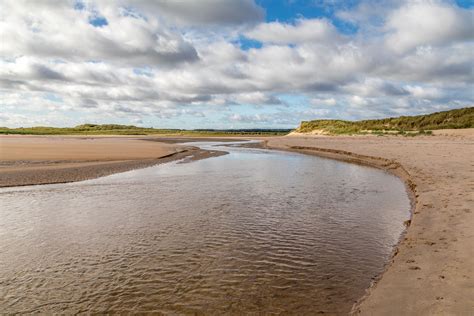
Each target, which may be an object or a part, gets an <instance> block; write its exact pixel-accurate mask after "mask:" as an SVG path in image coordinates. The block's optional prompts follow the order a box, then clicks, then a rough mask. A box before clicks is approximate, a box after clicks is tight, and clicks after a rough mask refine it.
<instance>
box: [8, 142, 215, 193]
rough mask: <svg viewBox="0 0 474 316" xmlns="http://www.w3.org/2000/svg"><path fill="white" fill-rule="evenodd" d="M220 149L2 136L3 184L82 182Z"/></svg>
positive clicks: (207, 154)
mask: <svg viewBox="0 0 474 316" xmlns="http://www.w3.org/2000/svg"><path fill="white" fill-rule="evenodd" d="M220 154H223V152H217V151H215V152H210V151H205V150H200V149H198V148H196V147H192V146H179V145H174V144H165V143H162V142H151V141H145V140H142V139H140V138H137V137H110V136H109V137H100V136H94V137H79V136H77V137H75V136H12V135H9V136H0V187H8V186H22V185H34V184H50V183H65V182H73V181H81V180H86V179H92V178H98V177H102V176H106V175H110V174H113V173H117V172H124V171H128V170H132V169H137V168H145V167H149V166H152V165H155V164H159V163H164V162H169V161H172V160H176V159H183V158H187V159H194V160H195V159H203V158H207V157H210V156H216V155H220Z"/></svg>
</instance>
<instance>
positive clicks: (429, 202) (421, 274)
mask: <svg viewBox="0 0 474 316" xmlns="http://www.w3.org/2000/svg"><path fill="white" fill-rule="evenodd" d="M436 134H437V136H417V137H402V136H390V137H388V136H384V137H376V136H357V137H317V136H316V137H304V136H300V137H279V138H272V139H267V141H266V144H267V146H268V147H269V148H275V149H284V150H292V151H300V152H304V153H307V154H314V155H318V156H323V157H329V158H334V159H340V160H345V161H349V162H354V163H363V164H368V165H372V166H375V167H378V168H382V169H385V170H387V171H389V172H392V173H394V174H396V175H398V176H400V177H401V178H402V179H403V180H404V181H405V182H406V183H407V184H408V186H409V190H410V191H411V195H412V198H413V201H414V208H413V216H412V219H411V225H410V227H409V228H408V230H407V232H406V235H405V236H404V238H403V240H402V241H401V243H400V245H399V247H398V249H397V250H396V252H395V253H396V255H395V256H394V257H393V260H392V262H391V264H390V265H389V266H388V267H387V270H386V272H385V273H384V274H383V276H382V277H381V279H380V280H379V281H378V282H377V283H376V284H375V285H374V286H373V287H372V288H371V289H370V290H369V291H368V295H367V296H366V297H364V298H363V299H362V300H361V302H359V303H358V304H356V306H354V310H353V312H354V313H356V314H359V313H360V314H363V315H468V314H472V313H473V311H474V280H473V277H474V271H473V268H474V215H473V212H474V207H473V206H474V195H473V192H474V168H473V166H474V163H473V162H474V160H473V157H474V130H463V131H457V132H450V131H444V132H441V131H439V132H437V133H436Z"/></svg>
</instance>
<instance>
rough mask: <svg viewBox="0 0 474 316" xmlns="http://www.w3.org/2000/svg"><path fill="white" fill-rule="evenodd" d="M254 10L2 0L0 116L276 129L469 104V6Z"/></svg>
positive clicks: (244, 2) (207, 4) (131, 1)
mask: <svg viewBox="0 0 474 316" xmlns="http://www.w3.org/2000/svg"><path fill="white" fill-rule="evenodd" d="M334 6H337V3H336V4H335V5H334ZM198 13H199V14H198ZM350 13H353V15H352V16H351V15H350ZM264 15H265V12H264V9H263V8H261V7H260V6H258V5H257V4H256V3H255V2H254V1H251V0H236V1H218V0H206V1H196V2H182V1H145V0H110V1H101V0H90V1H72V0H71V1H61V2H56V1H24V0H10V1H7V0H6V1H1V2H0V38H2V45H0V96H1V99H0V106H1V108H2V117H0V124H1V125H5V124H6V125H9V126H10V125H11V126H19V125H23V126H25V125H34V124H37V123H39V122H43V123H47V122H50V123H51V124H54V125H56V124H58V125H67V124H72V123H73V122H77V123H81V122H85V121H86V120H90V121H94V122H110V121H115V120H118V121H120V122H140V121H141V122H143V124H145V123H147V124H151V123H153V124H154V125H156V126H160V124H161V123H160V122H172V120H175V122H179V124H183V122H185V123H184V124H186V127H188V125H187V123H186V122H194V124H195V125H193V127H202V126H200V125H197V124H198V123H199V124H201V123H204V124H217V123H216V122H221V121H222V122H224V123H223V124H220V123H219V124H220V125H219V126H220V127H225V124H227V123H228V124H234V123H239V124H242V125H244V126H250V125H251V124H254V125H261V124H263V125H265V126H271V125H272V124H274V125H278V126H280V127H281V126H283V125H285V124H286V126H291V125H294V124H297V123H298V122H297V121H298V120H301V119H306V120H307V119H312V118H316V117H321V116H324V117H335V118H336V117H337V118H349V119H356V118H367V117H382V116H386V115H396V114H417V113H421V112H423V111H426V112H429V111H434V110H443V109H449V108H454V107H462V106H472V105H473V104H474V96H473V94H472V82H473V81H474V67H473V59H472V51H473V50H474V42H473V33H474V32H472V30H473V25H472V23H473V19H472V16H473V10H472V9H470V10H469V9H463V8H460V7H457V6H456V5H455V4H453V3H451V2H440V1H437V2H434V1H416V2H413V1H406V2H401V1H390V2H388V4H387V3H384V5H382V4H380V2H378V1H367V2H362V3H361V4H359V5H358V6H356V7H351V8H349V9H348V8H347V7H346V6H344V7H343V10H342V11H340V12H337V13H336V14H335V16H336V17H337V19H340V20H344V21H346V22H347V23H353V24H355V25H357V31H356V32H355V33H354V34H348V33H344V32H343V30H341V29H340V27H337V26H336V22H337V21H335V20H331V19H330V18H329V17H326V18H313V19H307V18H304V17H298V18H297V19H295V20H293V21H287V22H278V21H272V22H265V21H263V20H262V19H263V17H264ZM248 40H254V41H257V42H259V43H260V44H261V46H260V45H257V46H255V47H245V45H244V44H245V41H248ZM246 107H252V109H259V111H261V112H262V113H259V114H258V115H257V114H255V113H247V112H245V111H244V110H242V113H240V112H239V109H247V108H246ZM275 111H276V112H275ZM25 113H28V115H25ZM71 113H73V114H71ZM71 116H72V117H71ZM55 118H56V119H55ZM150 118H153V119H150ZM179 118H185V119H183V120H184V121H180V120H178V119H179ZM199 118H205V119H206V121H204V119H203V120H202V121H199ZM21 120H24V121H21ZM166 120H169V121H166ZM186 120H188V121H186ZM2 122H3V123H2ZM196 122H197V123H196ZM206 122H211V123H206ZM176 124H178V123H176ZM223 125H224V126H223ZM178 127H179V126H178ZM205 127H213V125H207V126H205Z"/></svg>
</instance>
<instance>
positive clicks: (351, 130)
mask: <svg viewBox="0 0 474 316" xmlns="http://www.w3.org/2000/svg"><path fill="white" fill-rule="evenodd" d="M448 128H474V107H470V108H463V109H456V110H450V111H443V112H437V113H432V114H426V115H417V116H400V117H395V118H385V119H379V120H363V121H343V120H314V121H303V122H301V124H300V126H299V127H298V128H297V129H296V130H295V132H297V133H321V134H360V133H375V134H377V133H385V132H387V133H394V132H395V133H401V134H403V133H413V132H416V133H420V132H421V133H425V132H426V131H431V130H436V129H448Z"/></svg>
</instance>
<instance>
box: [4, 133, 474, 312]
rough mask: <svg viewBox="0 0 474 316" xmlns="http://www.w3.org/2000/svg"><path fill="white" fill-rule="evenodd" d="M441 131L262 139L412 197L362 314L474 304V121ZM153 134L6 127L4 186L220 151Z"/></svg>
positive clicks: (461, 308) (460, 308)
mask: <svg viewBox="0 0 474 316" xmlns="http://www.w3.org/2000/svg"><path fill="white" fill-rule="evenodd" d="M435 134H436V136H416V137H403V136H384V137H377V136H356V137H341V136H337V137H326V136H287V137H271V138H270V137H267V138H264V139H263V140H264V141H265V143H266V145H267V146H268V147H269V148H274V149H283V150H293V151H299V152H304V153H307V154H314V155H319V156H324V157H329V158H333V159H340V160H345V161H350V162H354V163H362V164H367V165H371V166H375V167H377V168H381V169H384V170H387V171H388V172H392V173H394V174H396V175H398V176H399V177H401V178H402V179H403V180H404V181H405V182H406V183H407V187H408V189H409V192H410V195H411V197H412V199H413V202H414V208H413V216H412V219H411V225H410V226H409V228H408V229H407V232H406V234H405V235H404V237H403V240H402V241H401V243H400V244H399V246H398V248H397V249H396V252H395V256H394V257H393V260H392V262H391V263H390V264H389V265H388V266H387V270H386V272H385V273H384V274H383V275H382V276H381V279H380V280H378V282H377V283H376V284H375V285H374V286H373V287H372V288H370V289H369V290H368V293H367V296H366V297H364V298H363V299H362V300H361V301H360V302H359V303H358V304H356V305H355V306H354V309H353V312H354V313H356V314H359V313H360V314H362V315H453V314H455V315H466V314H472V313H473V311H474V303H473V302H474V281H473V276H474V273H473V272H474V271H473V267H474V215H473V211H474V207H473V206H474V195H473V192H474V168H473V167H474V164H473V157H474V130H472V129H471V130H455V131H450V130H444V131H436V133H435ZM147 139H148V140H149V139H150V138H147ZM154 140H155V141H144V140H140V139H137V138H122V137H120V138H113V137H112V138H110V137H108V138H100V137H93V138H84V137H79V138H78V137H32V136H16V137H12V136H3V137H0V186H11V185H25V184H40V183H56V182H69V181H77V180H83V179H85V178H93V177H98V176H102V175H107V174H111V173H115V172H121V171H126V170H129V169H133V168H140V167H145V166H148V165H152V164H156V163H160V162H163V161H169V160H173V159H178V158H182V157H189V156H190V155H191V156H193V157H194V158H196V157H197V158H205V157H209V156H212V155H219V154H222V153H209V152H203V151H199V150H198V149H196V148H192V147H187V148H183V147H180V146H179V145H176V144H173V143H174V141H170V144H164V143H162V142H156V141H157V139H154ZM216 140H218V139H216ZM158 141H160V140H158Z"/></svg>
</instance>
